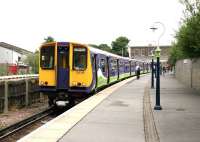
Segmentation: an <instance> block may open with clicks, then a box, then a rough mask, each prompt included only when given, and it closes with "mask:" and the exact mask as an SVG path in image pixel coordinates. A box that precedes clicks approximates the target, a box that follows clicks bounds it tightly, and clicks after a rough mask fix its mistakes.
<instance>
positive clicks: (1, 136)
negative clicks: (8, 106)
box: [0, 107, 57, 142]
mask: <svg viewBox="0 0 200 142" xmlns="http://www.w3.org/2000/svg"><path fill="white" fill-rule="evenodd" d="M53 113H54V108H53V107H51V108H48V109H47V110H45V111H42V112H39V113H37V114H35V115H33V116H31V117H28V118H26V119H24V120H22V121H20V122H18V123H15V124H13V125H11V126H8V127H6V128H4V129H1V130H0V141H1V142H2V141H5V142H11V141H16V140H18V139H19V138H21V137H23V136H24V135H26V133H29V132H30V131H32V130H30V129H33V128H35V129H36V128H38V127H40V126H41V125H43V124H44V123H45V122H46V121H49V120H51V119H53V118H55V117H56V116H57V115H52V116H50V115H51V114H53ZM48 116H50V117H48ZM16 117H17V116H16ZM43 119H44V120H43ZM42 120H43V124H42ZM39 121H40V122H39ZM37 122H39V123H40V124H36V126H32V125H34V124H35V123H37ZM28 127H29V128H28ZM30 127H32V128H30ZM26 128H28V129H29V130H24V129H26ZM20 131H21V132H20Z"/></svg>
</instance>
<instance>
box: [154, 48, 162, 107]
mask: <svg viewBox="0 0 200 142" xmlns="http://www.w3.org/2000/svg"><path fill="white" fill-rule="evenodd" d="M160 52H161V49H160V48H159V46H157V48H156V50H155V55H156V60H157V61H156V68H157V71H156V105H155V106H154V109H155V110H161V109H162V107H161V106H160Z"/></svg>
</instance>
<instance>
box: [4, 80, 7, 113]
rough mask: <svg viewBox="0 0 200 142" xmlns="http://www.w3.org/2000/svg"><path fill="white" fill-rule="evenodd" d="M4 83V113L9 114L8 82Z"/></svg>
mask: <svg viewBox="0 0 200 142" xmlns="http://www.w3.org/2000/svg"><path fill="white" fill-rule="evenodd" d="M4 83H5V85H4V88H5V91H4V113H7V112H8V81H5V82H4Z"/></svg>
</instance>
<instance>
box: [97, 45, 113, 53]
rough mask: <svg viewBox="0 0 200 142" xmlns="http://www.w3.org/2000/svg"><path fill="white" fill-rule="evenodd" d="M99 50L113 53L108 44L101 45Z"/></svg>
mask: <svg viewBox="0 0 200 142" xmlns="http://www.w3.org/2000/svg"><path fill="white" fill-rule="evenodd" d="M98 48H99V49H101V50H104V51H108V52H112V50H111V47H110V46H108V45H107V44H100V45H99V46H98Z"/></svg>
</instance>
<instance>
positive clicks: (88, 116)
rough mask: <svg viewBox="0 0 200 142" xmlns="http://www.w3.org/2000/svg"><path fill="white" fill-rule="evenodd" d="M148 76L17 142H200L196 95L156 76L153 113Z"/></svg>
mask: <svg viewBox="0 0 200 142" xmlns="http://www.w3.org/2000/svg"><path fill="white" fill-rule="evenodd" d="M150 84H151V83H150V75H145V76H143V77H141V78H140V79H139V80H137V79H135V77H133V78H130V79H127V80H124V81H122V82H119V83H117V84H115V85H113V86H111V87H109V88H107V89H105V90H103V91H101V92H99V93H98V94H96V95H94V96H92V97H90V98H89V99H87V100H85V101H83V102H82V103H80V104H78V105H77V106H75V107H73V108H72V109H70V110H68V111H66V112H65V113H63V114H62V115H60V116H58V117H57V118H55V119H54V120H52V121H50V122H48V123H47V124H45V125H43V126H42V127H40V128H39V129H37V130H36V131H33V132H32V133H30V134H29V135H27V136H25V137H24V138H22V139H21V140H19V142H46V141H48V142H56V141H59V142H66V141H67V142H80V141H81V142H90V141H92V142H170V141H173V142H188V141H190V142H199V139H200V135H199V132H200V121H199V120H200V109H199V108H200V103H199V102H200V95H199V94H198V92H196V91H194V90H192V89H190V88H188V87H186V86H184V85H183V84H181V83H180V82H178V81H177V80H176V79H175V77H174V75H172V74H166V75H165V76H161V91H160V92H161V106H162V108H163V109H162V110H154V109H153V108H154V105H155V89H151V88H150Z"/></svg>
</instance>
